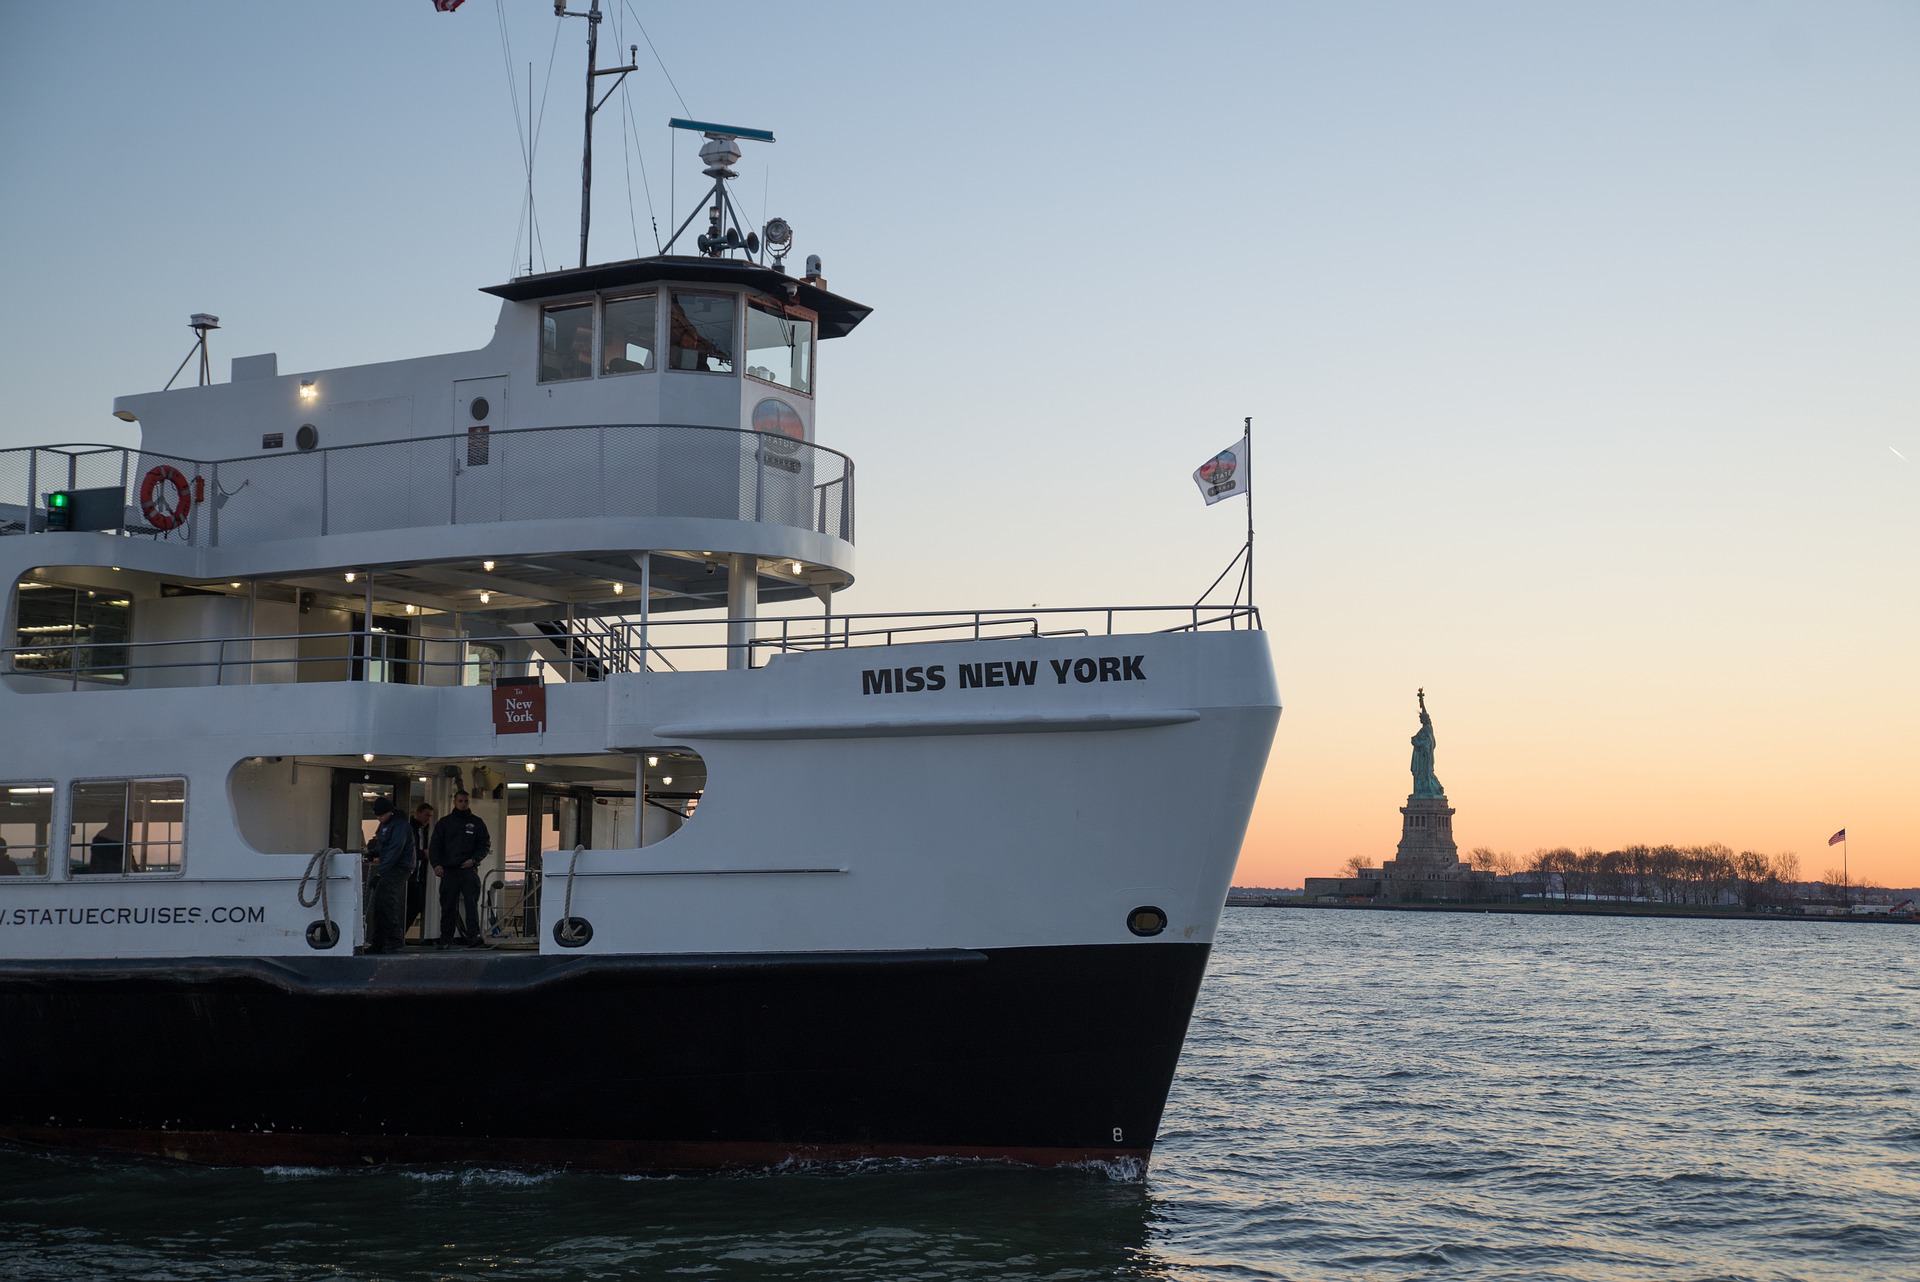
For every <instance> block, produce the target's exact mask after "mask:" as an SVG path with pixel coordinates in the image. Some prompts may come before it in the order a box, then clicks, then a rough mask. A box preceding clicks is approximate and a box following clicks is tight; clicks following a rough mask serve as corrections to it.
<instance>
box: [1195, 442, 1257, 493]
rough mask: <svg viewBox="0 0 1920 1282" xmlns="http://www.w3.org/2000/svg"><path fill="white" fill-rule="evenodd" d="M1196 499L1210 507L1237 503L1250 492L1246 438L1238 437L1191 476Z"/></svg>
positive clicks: (1250, 475) (1250, 481)
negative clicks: (1197, 494)
mask: <svg viewBox="0 0 1920 1282" xmlns="http://www.w3.org/2000/svg"><path fill="white" fill-rule="evenodd" d="M1193 483H1194V484H1195V485H1197V486H1199V487H1200V497H1201V498H1203V499H1205V500H1206V501H1207V506H1208V507H1212V506H1213V505H1214V504H1215V503H1218V502H1219V501H1220V500H1221V499H1237V498H1239V497H1240V496H1241V495H1242V494H1250V493H1252V490H1253V473H1252V472H1250V471H1249V470H1248V468H1247V438H1246V437H1245V436H1242V437H1241V438H1240V439H1239V440H1237V441H1235V442H1234V443H1233V444H1232V445H1229V446H1227V448H1226V449H1224V450H1221V451H1220V452H1219V453H1218V454H1216V455H1214V456H1213V457H1212V458H1210V459H1208V460H1207V461H1206V462H1204V463H1202V464H1201V465H1200V466H1199V467H1198V468H1196V469H1195V470H1194V473H1193Z"/></svg>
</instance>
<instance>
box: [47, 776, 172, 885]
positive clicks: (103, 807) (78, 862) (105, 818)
mask: <svg viewBox="0 0 1920 1282" xmlns="http://www.w3.org/2000/svg"><path fill="white" fill-rule="evenodd" d="M70 823H71V825H72V829H71V832H70V834H69V836H68V838H67V870H68V871H69V872H70V873H72V874H73V875H75V876H80V877H138V876H144V875H147V874H152V873H176V872H179V871H180V868H181V863H182V858H183V855H184V853H185V850H186V844H187V781H186V780H185V779H95V780H90V781H88V782H86V783H76V784H74V785H73V811H72V817H71V819H70Z"/></svg>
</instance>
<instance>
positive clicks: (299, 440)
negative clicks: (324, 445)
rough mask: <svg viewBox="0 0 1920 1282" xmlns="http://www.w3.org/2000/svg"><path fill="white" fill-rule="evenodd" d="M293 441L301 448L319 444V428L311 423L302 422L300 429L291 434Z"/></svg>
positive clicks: (307, 448)
mask: <svg viewBox="0 0 1920 1282" xmlns="http://www.w3.org/2000/svg"><path fill="white" fill-rule="evenodd" d="M293 443H294V444H295V445H296V446H298V447H299V448H301V449H303V450H310V449H312V448H313V447H314V446H316V445H318V444H320V429H319V428H317V427H315V426H314V425H313V424H311V423H302V424H301V425H300V430H299V431H297V432H295V433H294V434H293Z"/></svg>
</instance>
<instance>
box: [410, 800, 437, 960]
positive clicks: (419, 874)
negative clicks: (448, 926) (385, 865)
mask: <svg viewBox="0 0 1920 1282" xmlns="http://www.w3.org/2000/svg"><path fill="white" fill-rule="evenodd" d="M409 826H410V827H411V828H412V829H413V875H412V876H410V877H408V878H407V921H406V929H407V930H412V929H413V923H415V922H416V921H419V920H420V914H422V913H424V912H425V911H427V845H428V843H429V842H430V841H431V840H432V839H433V807H432V806H430V805H428V804H427V803H426V802H424V801H423V802H421V803H420V804H419V805H417V806H415V807H414V808H413V818H412V820H410V821H409Z"/></svg>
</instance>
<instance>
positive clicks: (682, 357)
mask: <svg viewBox="0 0 1920 1282" xmlns="http://www.w3.org/2000/svg"><path fill="white" fill-rule="evenodd" d="M668 341H669V342H670V343H671V344H672V347H671V354H672V360H671V364H672V367H673V368H674V369H690V370H699V371H703V372H705V373H709V374H731V373H733V295H731V294H675V295H674V296H673V317H672V333H670V334H669V335H668Z"/></svg>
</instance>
